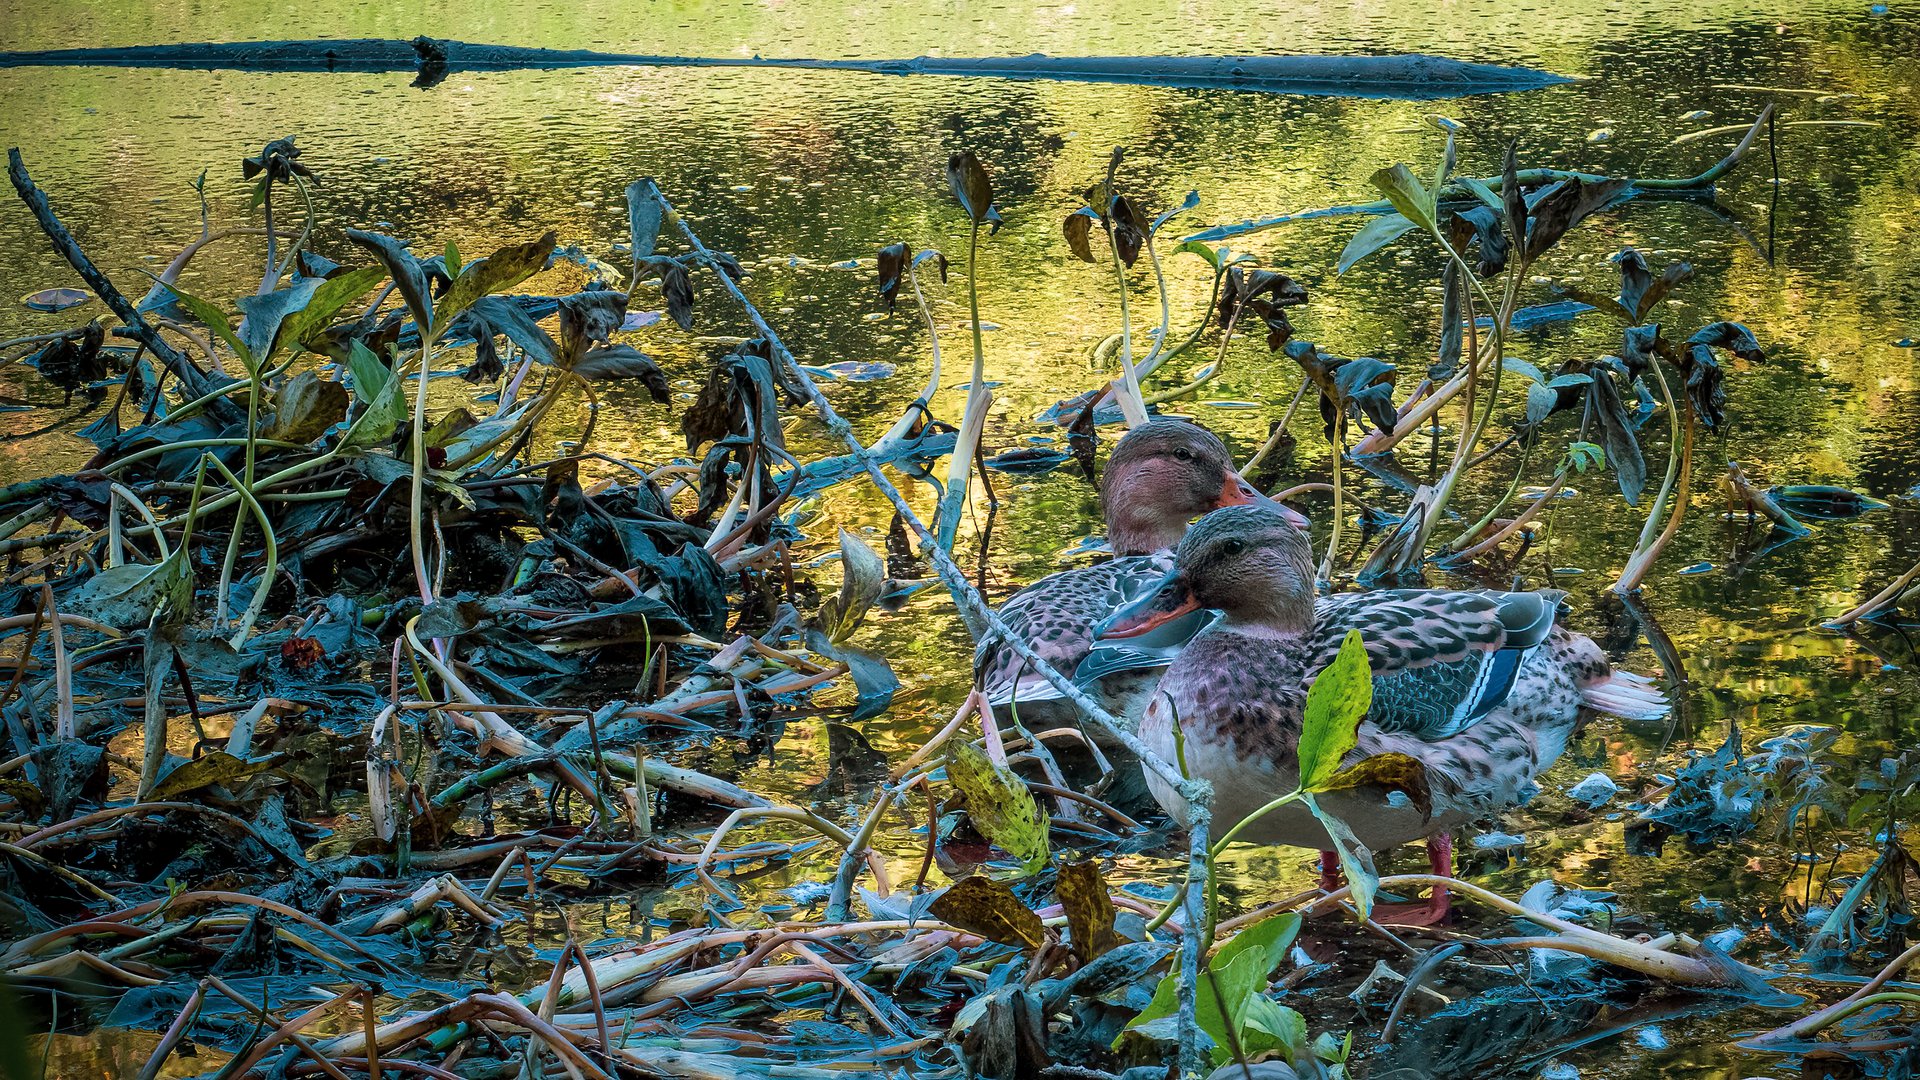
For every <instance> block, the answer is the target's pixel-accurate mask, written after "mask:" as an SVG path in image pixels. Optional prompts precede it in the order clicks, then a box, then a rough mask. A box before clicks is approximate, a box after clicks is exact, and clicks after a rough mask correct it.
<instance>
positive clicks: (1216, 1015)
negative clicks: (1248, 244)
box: [1114, 912, 1300, 1064]
mask: <svg viewBox="0 0 1920 1080" xmlns="http://www.w3.org/2000/svg"><path fill="white" fill-rule="evenodd" d="M1299 932H1300V916H1298V915H1296V914H1294V913H1293V912H1283V913H1281V914H1279V915H1274V916H1271V917H1269V918H1266V919H1263V920H1261V921H1260V922H1257V923H1255V924H1254V925H1252V926H1250V927H1248V928H1247V929H1245V930H1242V931H1240V933H1238V934H1236V935H1235V936H1234V938H1233V940H1232V941H1229V942H1227V943H1226V944H1225V945H1223V946H1221V948H1220V951H1219V952H1216V953H1215V954H1214V955H1213V957H1212V958H1211V959H1210V960H1208V961H1207V966H1206V969H1205V971H1204V972H1203V973H1202V975H1201V977H1200V985H1199V986H1198V987H1196V988H1195V993H1194V1021H1195V1023H1197V1024H1198V1025H1199V1027H1200V1030H1202V1031H1204V1032H1206V1033H1207V1036H1208V1037H1209V1038H1211V1039H1212V1040H1213V1044H1214V1060H1215V1063H1216V1064H1219V1063H1222V1062H1224V1061H1225V1060H1226V1059H1227V1058H1228V1057H1230V1056H1231V1053H1232V1050H1231V1046H1232V1044H1231V1043H1230V1042H1229V1041H1228V1039H1227V1032H1228V1030H1229V1027H1228V1025H1229V1024H1231V1025H1232V1028H1231V1030H1233V1031H1234V1032H1236V1033H1240V1032H1243V1031H1244V1030H1245V1027H1246V1025H1245V1019H1246V1017H1247V1014H1248V1010H1249V1006H1250V1005H1251V1003H1252V1001H1253V999H1254V998H1255V997H1261V996H1264V995H1262V994H1261V991H1262V990H1264V989H1265V988H1266V981H1267V975H1268V974H1270V973H1271V972H1272V971H1273V969H1274V968H1276V967H1278V966H1279V965H1280V962H1281V961H1282V960H1283V959H1285V958H1286V955H1287V949H1288V948H1290V947H1291V946H1292V945H1293V939H1294V938H1295V936H1297V935H1298V934H1299ZM1216 987H1217V988H1218V993H1217V995H1216V992H1215V991H1216ZM1179 992H1180V972H1179V970H1178V969H1177V968H1176V969H1175V970H1173V971H1170V972H1168V973H1167V974H1166V975H1165V976H1164V977H1163V978H1162V979H1161V980H1160V985H1159V986H1157V987H1155V988H1154V992H1153V1001H1152V1002H1151V1003H1149V1004H1148V1005H1147V1007H1146V1009H1145V1010H1143V1011H1142V1012H1141V1013H1140V1015H1138V1016H1136V1017H1134V1018H1133V1020H1132V1021H1130V1022H1129V1023H1128V1024H1127V1027H1126V1030H1127V1031H1132V1030H1134V1029H1136V1028H1141V1027H1145V1026H1146V1025H1147V1024H1150V1023H1152V1022H1154V1021H1155V1020H1159V1019H1162V1018H1164V1017H1168V1016H1172V1015H1174V1014H1175V1013H1176V1012H1178V1011H1179V996H1178V995H1179ZM1123 1034H1124V1033H1123ZM1119 1041H1120V1040H1119V1039H1115V1040H1114V1045H1115V1046H1116V1047H1117V1046H1118V1045H1119Z"/></svg>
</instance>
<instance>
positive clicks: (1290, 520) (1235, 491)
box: [1213, 469, 1309, 532]
mask: <svg viewBox="0 0 1920 1080" xmlns="http://www.w3.org/2000/svg"><path fill="white" fill-rule="evenodd" d="M1220 481H1221V482H1220V499H1219V501H1218V502H1215V503H1214V504H1213V508H1214V509H1216V510H1219V509H1223V508H1225V507H1228V506H1259V507H1263V508H1265V509H1268V510H1271V511H1273V512H1274V513H1276V514H1279V515H1280V516H1281V517H1283V518H1286V519H1287V524H1289V525H1292V526H1293V527H1294V528H1296V529H1299V530H1301V531H1303V532H1304V531H1306V529H1307V527H1308V525H1309V522H1308V521H1307V519H1306V518H1304V517H1302V516H1300V515H1299V514H1297V513H1295V512H1293V511H1292V510H1289V509H1288V508H1287V507H1285V506H1283V505H1281V504H1280V503H1277V502H1274V501H1273V500H1272V499H1269V498H1267V497H1266V496H1265V495H1262V494H1260V489H1259V488H1256V487H1254V486H1253V485H1252V484H1249V483H1247V478H1246V477H1244V476H1241V475H1240V474H1239V473H1237V472H1234V471H1233V470H1232V469H1228V470H1227V471H1226V472H1225V473H1224V474H1222V475H1221V478H1220Z"/></svg>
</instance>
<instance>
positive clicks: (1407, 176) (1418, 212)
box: [1371, 165, 1438, 232]
mask: <svg viewBox="0 0 1920 1080" xmlns="http://www.w3.org/2000/svg"><path fill="white" fill-rule="evenodd" d="M1371 179H1372V180H1373V186H1374V187H1377V188H1379V189H1380V192H1381V194H1384V195H1385V196H1386V197H1387V201H1388V202H1390V203H1392V204H1393V208H1394V209H1395V210H1398V211H1400V216H1401V217H1404V218H1406V219H1407V220H1408V221H1411V222H1413V223H1414V224H1415V225H1418V226H1419V227H1420V228H1422V229H1425V230H1427V231H1428V232H1437V231H1438V228H1437V226H1436V225H1435V224H1434V222H1435V209H1434V201H1433V193H1432V192H1430V191H1428V190H1427V189H1426V188H1425V187H1423V186H1421V184H1420V181H1419V180H1417V179H1415V178H1414V175H1413V170H1411V169H1409V168H1407V167H1406V166H1405V165H1395V166H1393V167H1392V168H1390V169H1381V170H1380V171H1378V172H1376V173H1374V174H1373V176H1372V177H1371Z"/></svg>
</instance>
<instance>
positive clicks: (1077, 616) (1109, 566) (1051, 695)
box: [973, 552, 1199, 706]
mask: <svg viewBox="0 0 1920 1080" xmlns="http://www.w3.org/2000/svg"><path fill="white" fill-rule="evenodd" d="M1172 568H1173V553H1172V552H1161V553H1158V554H1154V555H1129V556H1125V557H1122V558H1118V559H1112V560H1109V561H1107V562H1104V563H1101V564H1099V565H1098V566H1087V567H1081V568H1079V569H1075V570H1066V571H1062V572H1061V573H1058V574H1053V575H1051V576H1048V577H1044V578H1041V579H1040V580H1039V581H1036V582H1034V583H1033V584H1032V585H1029V586H1028V587H1026V588H1025V589H1022V590H1020V591H1019V592H1018V593H1015V594H1014V596H1013V597H1012V598H1011V599H1009V600H1008V601H1007V602H1006V603H1005V604H1002V605H1001V607H1000V618H1001V620H1002V621H1004V622H1005V623H1006V624H1007V629H1009V630H1011V631H1012V632H1013V633H1015V634H1018V635H1019V636H1020V637H1021V638H1023V639H1025V640H1026V641H1027V643H1028V644H1030V645H1032V646H1033V650H1034V651H1035V652H1037V653H1039V654H1040V656H1041V657H1043V658H1044V659H1046V660H1047V662H1048V663H1050V664H1052V665H1053V667H1054V668H1056V669H1057V670H1059V671H1060V672H1061V673H1062V674H1064V675H1066V676H1068V677H1069V678H1072V677H1073V676H1074V673H1075V671H1076V670H1077V669H1079V667H1080V665H1081V662H1082V661H1084V660H1086V659H1087V654H1088V652H1089V651H1091V650H1092V648H1093V645H1094V638H1093V628H1094V626H1095V625H1096V624H1098V623H1099V622H1100V621H1101V620H1102V619H1105V618H1106V617H1107V616H1109V615H1111V614H1113V612H1114V609H1116V608H1118V607H1119V606H1120V605H1122V604H1125V603H1127V602H1128V601H1129V600H1132V599H1133V598H1134V597H1136V596H1138V595H1139V594H1140V593H1141V592H1143V591H1145V590H1147V589H1150V588H1152V587H1153V586H1155V585H1156V584H1158V583H1159V581H1160V579H1161V578H1163V577H1165V576H1166V574H1167V572H1168V571H1169V570H1171V569H1172ZM1198 631H1199V628H1198V627H1195V628H1193V630H1192V631H1190V632H1189V634H1188V636H1189V637H1190V636H1192V634H1193V633H1197V632H1198ZM1181 643H1182V644H1184V639H1182V642H1181ZM1114 644H1115V645H1118V644H1119V643H1118V642H1115V643H1114ZM1161 644H1163V645H1164V644H1165V643H1161ZM1170 661H1171V656H1169V657H1168V658H1167V659H1162V660H1160V661H1159V662H1158V666H1165V665H1166V664H1167V663H1169V662H1170ZM973 666H974V677H975V680H976V682H977V683H978V684H979V686H980V689H981V690H982V691H983V692H985V693H986V695H987V700H988V701H989V702H991V703H992V704H993V705H995V706H1004V705H1009V704H1013V703H1015V702H1016V701H1051V700H1055V699H1057V698H1059V697H1060V692H1059V691H1057V690H1055V689H1054V688H1053V685H1052V684H1051V683H1049V682H1047V680H1046V679H1045V678H1044V677H1043V676H1042V675H1041V674H1040V673H1039V672H1038V671H1035V670H1034V667H1033V665H1032V664H1030V663H1028V662H1027V661H1026V660H1025V659H1023V658H1022V657H1021V656H1020V654H1019V653H1017V652H1015V651H1013V649H1012V648H1011V647H1010V646H1008V645H1007V643H1006V642H1005V640H1003V639H1002V638H1001V637H1000V636H999V635H997V634H994V633H988V634H987V635H985V636H984V637H982V638H981V640H980V645H979V647H978V648H977V649H975V650H974V655H973ZM1135 666H1139V665H1135ZM1112 670H1116V671H1117V670H1124V668H1118V667H1117V668H1113V669H1112Z"/></svg>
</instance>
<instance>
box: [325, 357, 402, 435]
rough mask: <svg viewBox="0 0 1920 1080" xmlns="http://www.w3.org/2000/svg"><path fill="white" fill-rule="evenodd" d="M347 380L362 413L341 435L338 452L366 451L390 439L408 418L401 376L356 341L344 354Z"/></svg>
mask: <svg viewBox="0 0 1920 1080" xmlns="http://www.w3.org/2000/svg"><path fill="white" fill-rule="evenodd" d="M347 380H348V383H349V385H351V386H352V388H353V396H354V399H355V400H356V401H357V402H359V404H360V407H361V412H360V415H359V416H358V417H357V418H356V419H355V420H354V422H353V426H352V427H349V428H348V429H347V433H346V434H345V435H343V436H341V439H340V447H341V449H343V450H353V449H365V448H366V447H370V446H379V445H382V444H384V443H385V442H386V441H387V440H388V439H391V438H393V433H394V432H395V431H398V430H399V429H400V424H401V422H402V421H404V420H405V419H406V418H407V395H406V390H405V388H404V386H403V382H404V380H403V379H402V378H401V376H400V373H399V372H396V371H393V370H392V369H390V368H388V367H387V365H385V364H383V363H381V362H380V358H379V357H377V356H375V355H373V351H372V350H371V349H368V348H367V347H366V346H365V345H362V344H361V343H360V342H358V341H355V342H354V343H353V345H352V346H351V347H350V348H349V350H348V352H347Z"/></svg>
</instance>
